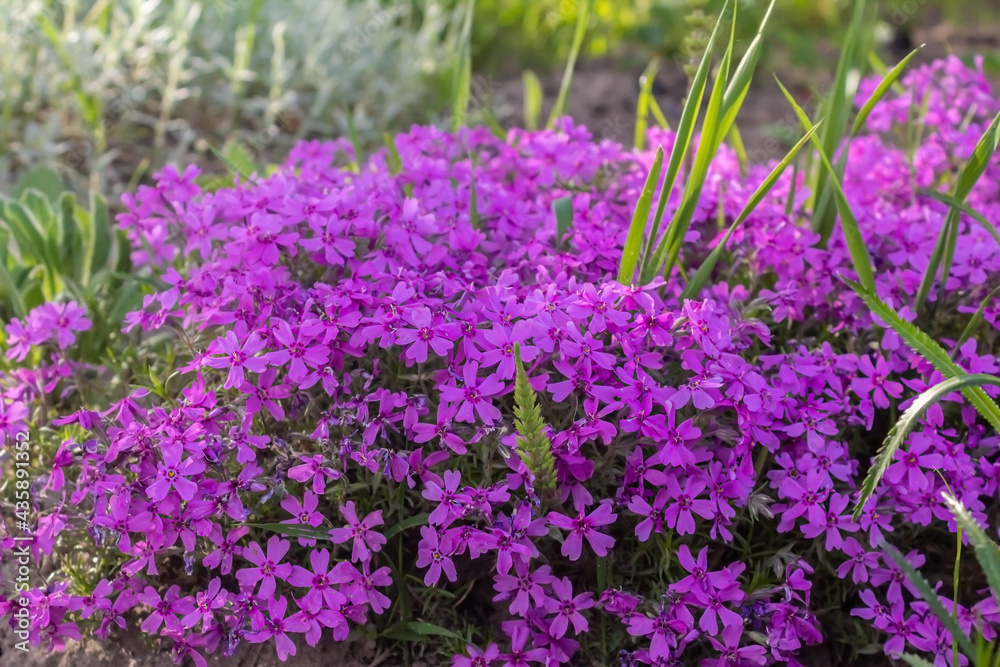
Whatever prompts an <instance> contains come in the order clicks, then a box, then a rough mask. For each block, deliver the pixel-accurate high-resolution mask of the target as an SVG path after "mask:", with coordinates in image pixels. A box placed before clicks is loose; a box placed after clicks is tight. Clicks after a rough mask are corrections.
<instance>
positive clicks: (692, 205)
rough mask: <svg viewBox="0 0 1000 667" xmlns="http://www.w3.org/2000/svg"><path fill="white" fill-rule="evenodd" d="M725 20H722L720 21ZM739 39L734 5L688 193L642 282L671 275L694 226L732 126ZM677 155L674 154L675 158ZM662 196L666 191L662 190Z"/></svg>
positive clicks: (703, 124)
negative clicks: (729, 111)
mask: <svg viewBox="0 0 1000 667" xmlns="http://www.w3.org/2000/svg"><path fill="white" fill-rule="evenodd" d="M720 22H721V21H720ZM735 41H736V6H735V5H734V7H733V21H732V25H731V28H730V32H729V44H728V46H727V47H726V51H725V53H723V55H722V63H721V64H720V65H719V72H718V74H717V75H716V77H715V82H714V83H713V85H712V93H711V94H710V95H709V98H708V108H707V109H706V110H705V120H704V122H703V123H702V128H701V137H700V138H699V140H698V148H697V150H696V151H695V156H694V164H693V166H692V167H691V173H690V174H688V179H687V183H686V184H685V187H684V196H683V198H682V200H681V205H680V206H679V207H678V208H677V210H676V211H674V215H673V218H671V220H670V224H669V225H667V230H666V233H664V235H663V240H662V241H660V245H659V246H657V248H656V250H655V252H654V253H653V256H652V257H651V258H647V259H648V261H647V262H646V263H645V264H643V266H642V271H641V274H640V282H641V284H643V285H645V284H648V283H649V282H650V281H651V280H652V279H653V278H654V277H655V276H656V275H657V274H658V273H661V272H662V273H663V275H664V277H666V276H669V275H670V273H671V271H673V269H674V266H675V265H676V263H677V258H678V255H679V254H680V250H681V245H682V244H683V243H684V237H685V235H687V231H688V228H689V227H690V226H691V219H692V218H693V217H694V212H695V210H696V208H697V206H698V200H699V198H700V197H701V191H702V188H703V187H704V185H705V179H706V178H707V176H708V168H709V166H710V165H711V163H712V160H713V159H714V158H715V155H716V153H717V152H718V148H719V145H720V144H721V143H722V139H723V137H724V136H725V134H726V131H727V129H728V128H726V127H724V126H723V125H722V123H723V114H724V113H725V112H724V110H723V107H722V104H723V99H724V88H725V81H726V78H727V77H728V76H729V64H730V63H731V62H732V57H733V46H734V44H735ZM672 159H673V156H672V155H671V160H672ZM661 196H663V195H662V193H661Z"/></svg>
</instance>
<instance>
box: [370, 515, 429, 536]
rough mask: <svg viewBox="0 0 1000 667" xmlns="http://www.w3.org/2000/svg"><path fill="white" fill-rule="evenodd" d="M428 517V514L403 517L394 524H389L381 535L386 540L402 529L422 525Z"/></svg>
mask: <svg viewBox="0 0 1000 667" xmlns="http://www.w3.org/2000/svg"><path fill="white" fill-rule="evenodd" d="M428 517H430V514H417V515H416V516H411V517H409V518H406V519H403V520H402V521H400V522H399V523H397V524H395V525H394V526H390V527H389V528H387V529H386V531H385V532H384V533H382V536H383V537H385V539H387V540H388V539H392V538H393V537H395V536H396V535H398V534H399V533H401V532H403V531H404V530H408V529H410V528H413V527H414V526H422V525H424V524H425V523H427V519H428Z"/></svg>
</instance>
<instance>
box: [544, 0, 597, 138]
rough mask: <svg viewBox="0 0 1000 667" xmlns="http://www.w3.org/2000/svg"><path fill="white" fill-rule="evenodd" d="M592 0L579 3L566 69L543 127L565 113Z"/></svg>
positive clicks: (549, 125) (550, 124)
mask: <svg viewBox="0 0 1000 667" xmlns="http://www.w3.org/2000/svg"><path fill="white" fill-rule="evenodd" d="M591 1H592V0H583V2H582V4H580V5H579V13H578V14H577V15H576V27H575V28H574V29H573V43H572V45H570V48H569V59H568V60H567V61H566V70H565V71H564V72H563V78H562V83H560V84H559V96H558V97H556V103H555V106H553V107H552V113H550V114H549V120H548V122H547V123H546V124H545V127H552V126H553V125H555V122H556V119H557V118H559V117H560V116H565V115H566V108H567V106H568V105H569V89H570V85H571V84H572V83H573V70H574V69H575V68H576V59H577V57H579V55H580V49H582V48H583V37H584V35H585V34H586V33H587V23H588V22H589V21H590V4H591Z"/></svg>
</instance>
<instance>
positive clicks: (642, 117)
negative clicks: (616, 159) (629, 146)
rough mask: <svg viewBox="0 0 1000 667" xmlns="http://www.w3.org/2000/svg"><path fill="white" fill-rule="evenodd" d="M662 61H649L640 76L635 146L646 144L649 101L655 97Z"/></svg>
mask: <svg viewBox="0 0 1000 667" xmlns="http://www.w3.org/2000/svg"><path fill="white" fill-rule="evenodd" d="M659 67H660V62H659V60H657V59H656V58H653V59H652V60H651V61H649V64H648V65H646V69H645V70H643V72H642V76H640V77H639V101H638V103H637V105H636V112H635V141H634V143H635V148H636V150H640V151H641V150H643V149H644V148H645V146H646V128H647V127H648V126H649V107H650V104H649V101H650V100H651V99H652V97H653V81H654V80H655V79H656V71H657V70H658V69H659Z"/></svg>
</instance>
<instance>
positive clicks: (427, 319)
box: [396, 307, 458, 364]
mask: <svg viewBox="0 0 1000 667" xmlns="http://www.w3.org/2000/svg"><path fill="white" fill-rule="evenodd" d="M403 319H404V320H405V321H406V322H408V323H409V324H410V325H411V326H412V328H409V329H406V328H402V327H400V328H397V329H396V344H397V345H407V346H409V347H407V348H406V351H405V352H403V357H404V358H406V359H409V360H410V361H415V362H417V363H421V364H422V363H424V362H425V361H427V350H428V349H430V350H431V351H433V352H434V354H436V355H437V356H439V357H445V356H447V354H448V353H449V352H451V350H452V349H453V348H454V347H455V338H456V337H457V335H458V331H457V327H456V326H455V325H454V324H448V323H443V322H441V323H437V324H435V323H434V318H433V317H432V316H431V311H430V309H428V308H425V307H421V308H414V309H413V310H410V311H407V313H406V314H405V315H404V316H403Z"/></svg>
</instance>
